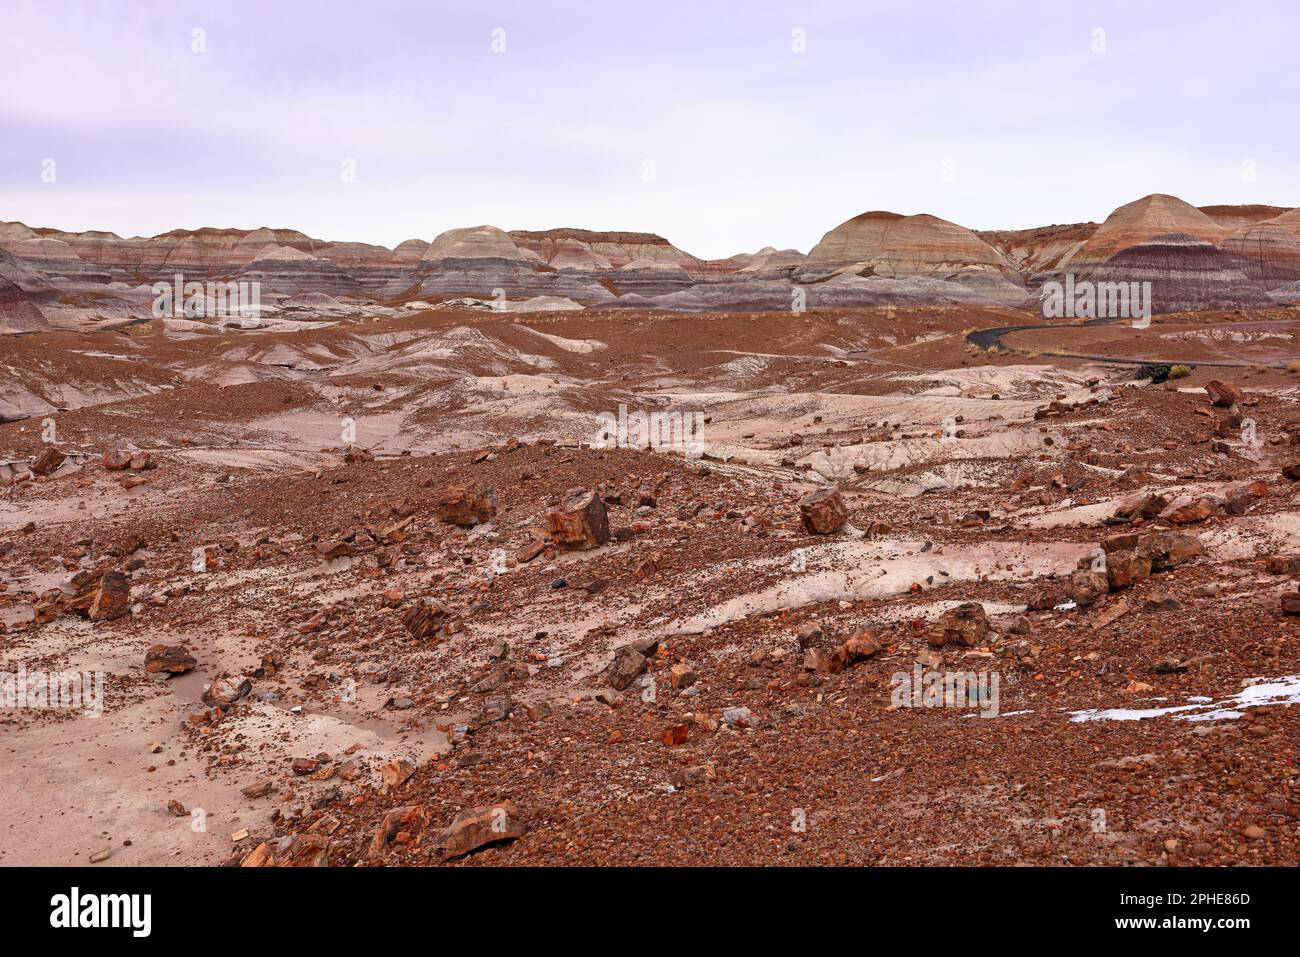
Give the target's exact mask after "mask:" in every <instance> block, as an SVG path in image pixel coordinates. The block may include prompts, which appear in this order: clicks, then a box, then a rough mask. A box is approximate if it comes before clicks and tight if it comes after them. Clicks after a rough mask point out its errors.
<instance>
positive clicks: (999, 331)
mask: <svg viewBox="0 0 1300 957" xmlns="http://www.w3.org/2000/svg"><path fill="white" fill-rule="evenodd" d="M1120 321H1121V320H1119V319H1089V320H1088V321H1087V322H1083V323H1079V325H1083V326H1106V325H1110V324H1111V323H1114V322H1120ZM1295 321H1296V320H1295V319H1269V320H1265V323H1267V324H1274V323H1281V324H1288V325H1289V324H1293V323H1294V322H1295ZM1265 323H1257V325H1263V324H1265ZM1059 328H1061V323H1059V322H1028V323H1023V324H1021V325H1016V326H997V327H996V328H993V329H980V330H978V331H976V332H972V333H970V334H969V335H967V336H966V341H967V342H970V343H973V344H974V345H977V346H979V347H980V348H981V349H989V348H992V347H993V346H997V347H998V348H999V349H1000V348H1002V337H1003V336H1004V335H1006V334H1007V333H1009V332H1023V331H1024V330H1026V329H1059ZM1036 351H1037V350H1036ZM1039 355H1043V356H1049V357H1051V358H1053V359H1088V360H1092V361H1095V362H1114V363H1120V364H1122V365H1130V366H1142V365H1147V364H1148V363H1164V364H1167V365H1178V364H1180V363H1181V364H1183V365H1189V366H1210V367H1212V368H1223V369H1252V368H1255V367H1257V366H1266V367H1268V368H1272V369H1285V368H1286V367H1287V364H1288V363H1290V362H1293V361H1295V360H1296V359H1297V358H1300V357H1297V356H1292V357H1289V358H1286V359H1281V360H1279V361H1276V362H1243V361H1235V360H1233V361H1229V360H1220V361H1213V362H1210V361H1201V360H1199V359H1130V358H1121V357H1119V356H1102V355H1094V354H1092V353H1083V352H1046V351H1039Z"/></svg>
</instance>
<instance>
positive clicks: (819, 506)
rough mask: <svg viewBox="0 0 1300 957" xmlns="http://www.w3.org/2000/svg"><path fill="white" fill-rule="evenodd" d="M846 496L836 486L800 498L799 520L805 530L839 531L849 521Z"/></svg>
mask: <svg viewBox="0 0 1300 957" xmlns="http://www.w3.org/2000/svg"><path fill="white" fill-rule="evenodd" d="M848 518H849V511H848V509H847V508H846V507H845V505H844V496H843V495H841V494H840V491H839V489H836V488H821V489H817V490H815V491H812V492H809V493H808V494H807V495H805V496H804V497H803V498H801V499H799V520H800V521H801V522H802V523H803V527H804V530H805V531H807V532H810V533H812V534H814V535H830V534H832V533H833V532H838V531H839V530H840V529H841V528H843V527H844V523H845V522H847V521H848Z"/></svg>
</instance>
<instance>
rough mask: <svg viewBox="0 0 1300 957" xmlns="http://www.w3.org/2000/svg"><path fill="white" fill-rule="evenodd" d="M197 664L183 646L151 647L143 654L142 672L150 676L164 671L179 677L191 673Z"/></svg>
mask: <svg viewBox="0 0 1300 957" xmlns="http://www.w3.org/2000/svg"><path fill="white" fill-rule="evenodd" d="M196 664H198V662H197V661H195V660H194V656H193V655H191V654H190V653H189V650H188V649H187V648H185V647H184V646H183V645H151V646H150V647H149V650H148V651H146V652H145V653H144V670H145V671H147V672H149V673H150V674H157V673H158V672H161V671H165V672H167V673H168V674H173V675H179V674H184V673H185V672H187V671H193V670H194V666H195V665H196Z"/></svg>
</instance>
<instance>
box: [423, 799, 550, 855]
mask: <svg viewBox="0 0 1300 957" xmlns="http://www.w3.org/2000/svg"><path fill="white" fill-rule="evenodd" d="M527 833H528V825H527V824H526V823H525V822H524V821H523V820H522V819H521V818H520V816H519V811H518V809H517V808H516V807H515V805H514V803H513V802H512V801H502V802H500V803H499V804H491V805H487V806H485V807H477V808H470V809H468V810H465V811H461V812H460V813H459V814H458V815H456V818H455V819H454V820H453V821H452V822H451V824H450V825H448V826H447V827H446V828H445V829H443V831H442V832H441V833H439V834H438V836H437V838H436V839H435V840H434V842H433V851H434V855H435V857H436V858H437V860H438V861H439V863H442V862H445V861H450V860H454V859H455V858H457V857H464V856H465V855H466V854H471V853H473V852H474V851H477V850H479V849H480V848H483V847H487V846H488V845H491V844H498V843H501V842H503V841H513V840H516V839H518V838H520V837H523V836H524V835H525V834H527Z"/></svg>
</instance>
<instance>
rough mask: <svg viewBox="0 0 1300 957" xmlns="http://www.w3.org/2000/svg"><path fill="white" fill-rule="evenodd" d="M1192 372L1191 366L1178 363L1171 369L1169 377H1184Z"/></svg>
mask: <svg viewBox="0 0 1300 957" xmlns="http://www.w3.org/2000/svg"><path fill="white" fill-rule="evenodd" d="M1191 374H1192V367H1191V366H1184V365H1177V366H1174V367H1173V368H1172V369H1170V370H1169V378H1171V379H1183V378H1186V377H1187V376H1189V375H1191Z"/></svg>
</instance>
